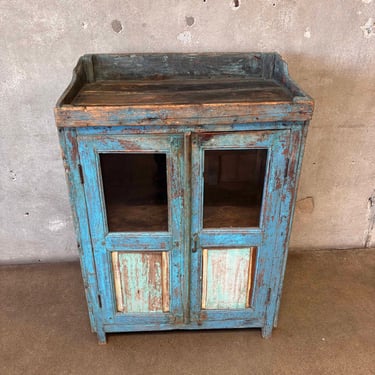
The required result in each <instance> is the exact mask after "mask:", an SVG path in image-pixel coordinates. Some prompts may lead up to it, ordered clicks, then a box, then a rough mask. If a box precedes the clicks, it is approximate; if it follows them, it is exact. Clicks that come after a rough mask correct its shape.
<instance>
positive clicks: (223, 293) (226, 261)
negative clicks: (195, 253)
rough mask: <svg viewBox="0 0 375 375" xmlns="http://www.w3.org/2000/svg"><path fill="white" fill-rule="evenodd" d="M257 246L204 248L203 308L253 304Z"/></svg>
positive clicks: (238, 307) (230, 307) (238, 306)
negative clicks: (254, 261) (254, 266)
mask: <svg viewBox="0 0 375 375" xmlns="http://www.w3.org/2000/svg"><path fill="white" fill-rule="evenodd" d="M254 255H255V248H253V247H251V248H243V249H235V248H234V249H203V250H202V257H203V259H202V309H206V310H210V309H245V308H247V307H249V306H250V303H251V302H250V301H251V289H252V282H253V258H254Z"/></svg>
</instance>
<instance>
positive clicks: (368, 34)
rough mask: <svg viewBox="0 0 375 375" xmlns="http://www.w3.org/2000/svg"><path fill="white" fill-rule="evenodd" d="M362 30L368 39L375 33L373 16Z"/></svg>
mask: <svg viewBox="0 0 375 375" xmlns="http://www.w3.org/2000/svg"><path fill="white" fill-rule="evenodd" d="M361 30H362V31H363V36H364V37H365V38H367V39H368V38H371V37H372V36H373V35H375V22H374V20H373V18H369V19H368V21H367V22H366V23H365V24H364V25H363V26H361Z"/></svg>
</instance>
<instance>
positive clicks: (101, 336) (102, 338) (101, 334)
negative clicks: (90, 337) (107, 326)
mask: <svg viewBox="0 0 375 375" xmlns="http://www.w3.org/2000/svg"><path fill="white" fill-rule="evenodd" d="M97 336H98V344H99V345H105V344H106V343H107V335H106V333H105V332H104V331H103V330H100V329H98V332H97Z"/></svg>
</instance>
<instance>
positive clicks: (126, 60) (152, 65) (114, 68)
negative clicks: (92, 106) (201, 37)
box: [93, 53, 265, 80]
mask: <svg viewBox="0 0 375 375" xmlns="http://www.w3.org/2000/svg"><path fill="white" fill-rule="evenodd" d="M263 56H265V54H262V53H225V54H223V53H199V54H198V53H169V54H159V53H154V54H101V55H93V66H94V72H95V77H96V79H97V80H103V79H105V80H107V79H137V78H153V79H163V78H166V77H181V76H184V77H197V76H211V77H216V76H220V77H224V76H242V77H254V76H255V77H260V76H261V75H262V72H263V65H264V62H263Z"/></svg>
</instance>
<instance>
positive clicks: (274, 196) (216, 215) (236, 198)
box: [190, 130, 290, 328]
mask: <svg viewBox="0 0 375 375" xmlns="http://www.w3.org/2000/svg"><path fill="white" fill-rule="evenodd" d="M289 138H290V132H289V131H288V130H285V131H273V132H272V131H254V132H233V133H216V134H215V133H203V134H193V135H192V171H191V175H192V204H191V207H192V223H191V244H192V246H191V284H190V306H191V307H190V308H191V314H190V318H191V321H192V322H195V323H196V324H198V325H201V326H202V327H207V328H221V327H223V328H225V327H241V326H244V327H245V326H254V327H256V326H258V327H261V326H263V324H264V320H265V311H266V308H265V306H266V304H267V299H268V295H269V293H270V291H269V290H268V285H269V283H270V277H271V275H270V274H271V268H272V259H273V258H274V257H278V256H280V252H282V249H281V247H279V246H277V244H276V238H277V227H278V216H279V209H280V203H281V199H282V188H283V180H284V175H285V171H286V165H287V155H288V152H289Z"/></svg>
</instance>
